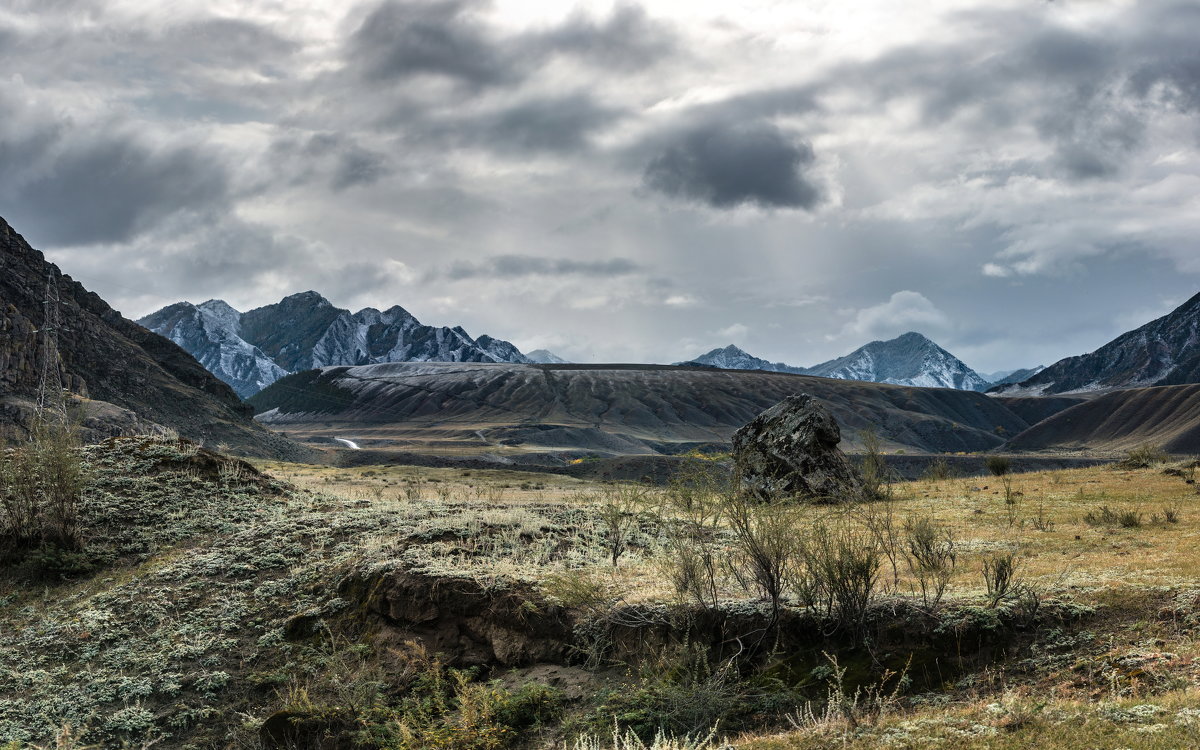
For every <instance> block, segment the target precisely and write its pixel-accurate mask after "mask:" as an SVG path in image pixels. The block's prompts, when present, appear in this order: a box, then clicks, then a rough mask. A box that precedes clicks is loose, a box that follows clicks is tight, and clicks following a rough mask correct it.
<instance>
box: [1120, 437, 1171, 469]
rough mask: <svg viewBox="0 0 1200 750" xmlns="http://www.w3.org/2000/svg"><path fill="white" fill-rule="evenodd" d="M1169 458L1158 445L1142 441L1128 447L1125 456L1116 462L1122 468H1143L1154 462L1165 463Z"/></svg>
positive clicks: (1152, 464)
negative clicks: (1142, 442) (1139, 443)
mask: <svg viewBox="0 0 1200 750" xmlns="http://www.w3.org/2000/svg"><path fill="white" fill-rule="evenodd" d="M1169 459H1170V456H1169V455H1167V452H1166V451H1164V450H1163V449H1162V446H1160V445H1154V444H1152V443H1144V444H1142V445H1139V446H1137V447H1136V448H1130V449H1129V452H1128V453H1126V454H1125V458H1123V459H1122V460H1121V461H1119V462H1118V463H1117V466H1118V467H1120V468H1122V469H1145V468H1149V467H1151V466H1154V465H1156V464H1162V463H1166V462H1167V460H1169Z"/></svg>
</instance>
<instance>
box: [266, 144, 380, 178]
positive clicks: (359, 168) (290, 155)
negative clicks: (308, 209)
mask: <svg viewBox="0 0 1200 750" xmlns="http://www.w3.org/2000/svg"><path fill="white" fill-rule="evenodd" d="M264 166H265V170H264V171H266V172H267V173H268V174H269V175H271V176H272V177H273V178H274V179H280V178H281V177H282V178H284V179H286V180H287V181H288V182H289V183H290V184H291V185H301V184H304V183H306V182H313V181H320V182H323V183H325V184H327V185H328V186H329V187H330V188H332V189H333V190H334V191H342V190H345V189H347V188H351V187H358V186H365V185H373V184H374V183H376V182H378V181H379V180H380V179H381V178H383V177H385V176H387V175H388V174H390V173H391V172H392V171H393V167H392V165H391V163H390V159H389V158H388V156H387V155H386V154H382V153H379V152H378V151H373V150H371V149H368V148H365V147H363V146H361V145H359V143H358V142H357V141H356V140H355V139H354V138H353V137H351V136H349V135H345V134H342V133H332V132H320V133H311V134H306V135H297V134H294V133H289V134H287V135H285V136H283V137H281V138H279V139H277V140H276V141H275V142H274V143H272V144H271V148H270V150H269V151H268V152H267V154H266V157H265V164H264Z"/></svg>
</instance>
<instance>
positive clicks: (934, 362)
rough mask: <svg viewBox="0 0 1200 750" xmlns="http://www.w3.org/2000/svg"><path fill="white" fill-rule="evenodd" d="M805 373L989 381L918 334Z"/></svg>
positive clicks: (968, 383)
mask: <svg viewBox="0 0 1200 750" xmlns="http://www.w3.org/2000/svg"><path fill="white" fill-rule="evenodd" d="M805 372H806V373H807V374H809V375H819V376H821V377H826V378H842V379H845V380H866V381H870V382H874V383H893V384H898V385H915V386H920V387H923V388H956V389H959V390H966V391H982V390H984V389H986V388H987V387H988V382H987V381H986V380H985V379H984V378H983V377H981V376H980V375H979V374H978V373H976V372H975V371H974V370H972V369H971V368H970V367H967V366H966V365H965V364H963V363H962V361H961V360H959V359H958V358H957V357H955V356H954V355H953V354H951V353H950V352H948V351H946V350H945V349H943V348H942V347H940V346H938V345H937V344H935V343H933V342H932V341H930V340H929V339H928V338H926V337H925V336H922V335H921V334H919V333H915V332H911V331H910V332H909V333H906V334H904V335H902V336H899V337H897V338H894V339H891V340H889V341H872V342H871V343H869V344H866V345H865V346H862V347H859V348H858V349H856V350H854V351H853V352H851V353H850V354H847V355H846V356H844V357H839V358H837V359H834V360H830V361H829V362H824V363H822V364H819V365H816V366H815V367H810V368H808V369H807V370H805Z"/></svg>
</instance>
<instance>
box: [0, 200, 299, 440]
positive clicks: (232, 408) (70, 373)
mask: <svg viewBox="0 0 1200 750" xmlns="http://www.w3.org/2000/svg"><path fill="white" fill-rule="evenodd" d="M48 289H49V295H48V294H47V292H48ZM47 296H49V297H50V298H51V299H54V298H57V299H58V300H59V302H58V304H57V305H56V308H57V311H58V318H59V327H58V331H57V336H56V339H57V355H56V354H55V353H54V352H48V351H47V343H46V342H47V340H48V339H47V337H46V336H45V335H44V334H39V333H38V332H39V331H41V330H42V329H43V328H44V327H45V326H46V322H47V321H46V310H47V306H46V305H45V304H44V303H45V301H46V299H47ZM48 355H49V359H50V370H49V372H50V374H51V378H50V381H51V383H52V385H57V384H61V386H62V387H63V388H65V389H67V390H69V391H70V392H72V393H74V394H76V395H78V396H82V397H85V398H86V399H90V400H96V401H103V402H108V403H109V404H112V405H115V407H116V408H115V409H114V410H112V413H120V414H126V412H132V413H133V414H134V415H136V419H134V420H133V421H132V422H129V423H130V424H133V425H136V424H137V423H138V420H146V421H149V422H153V423H157V424H159V425H165V426H167V427H171V428H174V429H176V430H178V431H179V433H180V434H181V435H184V436H186V437H189V438H192V439H194V440H204V441H208V442H209V443H210V444H214V445H215V444H217V443H228V444H229V445H230V446H233V447H238V448H240V449H242V450H244V451H246V452H248V453H254V454H257V455H268V454H278V453H279V452H280V451H283V450H285V449H288V448H289V447H290V448H291V449H295V448H296V446H292V445H291V444H290V443H289V442H288V441H286V440H283V439H282V438H279V437H277V436H274V435H271V434H270V433H268V432H267V431H265V430H263V429H262V428H261V427H259V426H258V425H257V424H255V423H254V422H253V420H252V419H251V410H250V409H249V408H248V407H247V406H246V405H245V404H243V403H242V402H241V401H240V400H239V399H238V397H237V395H236V394H235V393H234V392H233V391H232V390H230V388H229V386H227V385H226V384H225V383H222V382H221V381H220V380H217V379H216V378H214V377H213V376H212V374H210V373H209V372H208V370H206V369H204V367H202V366H201V365H200V363H198V362H197V361H196V360H195V359H193V358H192V356H191V355H190V354H188V353H187V352H186V351H184V350H183V349H182V348H180V347H179V346H178V345H176V344H174V343H172V342H171V341H169V340H167V339H165V338H163V337H162V336H159V335H158V334H156V333H152V332H150V331H148V330H146V329H145V328H143V327H142V326H139V325H137V324H136V323H133V322H132V321H129V320H126V319H125V318H123V317H121V314H120V313H119V312H117V311H116V310H114V309H112V308H111V307H109V306H108V304H107V303H105V301H104V300H102V299H100V297H99V296H97V295H96V294H94V293H92V292H89V291H88V290H86V289H84V288H83V286H82V285H81V284H79V283H78V282H76V281H74V280H72V279H71V277H70V276H66V275H64V274H63V273H62V272H61V271H60V270H59V269H58V267H57V266H55V265H54V264H52V263H49V262H47V261H46V259H45V257H44V256H43V255H42V254H41V253H40V252H38V251H37V250H34V249H33V248H32V247H30V246H29V243H27V242H26V241H25V239H24V238H23V237H21V235H19V234H17V232H16V231H15V230H14V229H13V228H12V227H10V226H9V225H8V223H7V222H5V221H4V220H3V219H0V401H2V402H3V404H2V406H3V409H2V410H0V412H2V414H0V420H2V421H4V422H6V423H7V424H8V426H9V427H10V428H11V427H13V426H14V423H17V424H19V423H21V422H22V421H23V420H24V419H25V418H26V416H27V410H26V408H25V407H26V406H27V405H28V404H29V403H30V399H32V398H34V397H35V396H36V394H37V392H38V388H39V383H40V380H41V373H42V368H43V365H44V364H45V363H46V361H47V356H48ZM85 403H86V402H85ZM102 406H103V405H95V407H94V408H92V409H91V410H90V411H91V412H93V413H95V414H102V413H103V412H104V410H105V408H107V407H104V408H101V407H102ZM122 419H125V420H126V421H128V417H127V415H126V416H124V417H122Z"/></svg>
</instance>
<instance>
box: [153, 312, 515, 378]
mask: <svg viewBox="0 0 1200 750" xmlns="http://www.w3.org/2000/svg"><path fill="white" fill-rule="evenodd" d="M138 322H139V323H141V324H142V325H144V326H146V327H147V328H149V329H150V330H152V331H154V332H156V333H159V334H162V335H163V336H166V337H167V338H169V339H171V340H172V341H174V342H175V343H177V344H179V345H180V346H182V347H183V348H184V349H186V350H187V351H188V352H190V353H191V354H192V355H193V356H195V357H196V359H198V360H200V362H201V363H203V364H204V366H205V367H207V368H208V369H209V370H210V371H211V372H212V373H213V374H214V375H216V376H217V377H218V378H220V379H221V380H223V381H225V382H226V383H228V384H229V385H230V386H232V387H233V388H234V390H235V391H237V393H238V394H239V395H240V396H242V397H243V398H246V397H249V396H251V395H253V394H255V393H257V392H258V391H260V390H262V389H263V388H264V387H266V386H267V385H269V384H271V383H273V382H275V381H276V380H278V379H279V378H281V377H283V376H284V375H287V374H288V373H291V372H297V371H302V370H309V369H312V368H315V367H329V366H335V365H363V364H370V363H375V362H409V361H412V362H425V361H436V362H528V361H530V360H529V359H528V358H527V357H526V356H525V355H523V354H522V353H521V352H520V350H518V349H517V347H515V346H513V345H512V344H511V343H509V342H507V341H504V340H503V339H497V338H493V337H491V336H486V335H485V336H480V337H479V338H478V339H473V338H471V336H470V335H469V334H468V333H467V332H466V331H464V330H463V329H462V328H459V327H457V326H456V327H454V328H447V327H444V326H443V327H435V326H426V325H422V324H421V322H420V321H418V320H417V319H416V318H415V317H414V316H413V315H412V314H411V313H409V312H408V311H407V310H405V309H404V308H403V307H400V306H399V305H396V306H393V307H391V308H388V309H387V310H383V311H380V310H376V309H374V308H370V307H368V308H364V309H362V310H359V311H358V312H356V313H351V312H350V311H349V310H343V309H341V308H338V307H334V306H333V305H332V304H331V303H330V302H329V300H327V299H325V298H324V297H322V296H321V295H319V294H317V293H316V292H302V293H300V294H293V295H291V296H290V297H285V298H284V299H283V300H281V301H279V302H277V303H275V304H273V305H266V306H264V307H259V308H256V309H254V310H250V311H248V312H245V313H242V312H238V311H237V310H235V309H234V308H233V307H231V306H230V305H228V304H226V303H225V302H223V301H221V300H209V301H208V302H205V303H203V304H200V305H193V304H191V303H190V302H178V303H176V304H174V305H170V306H168V307H165V308H163V309H162V310H159V311H158V312H156V313H153V314H151V315H148V316H146V317H144V318H142V319H141V320H139V321H138Z"/></svg>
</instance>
